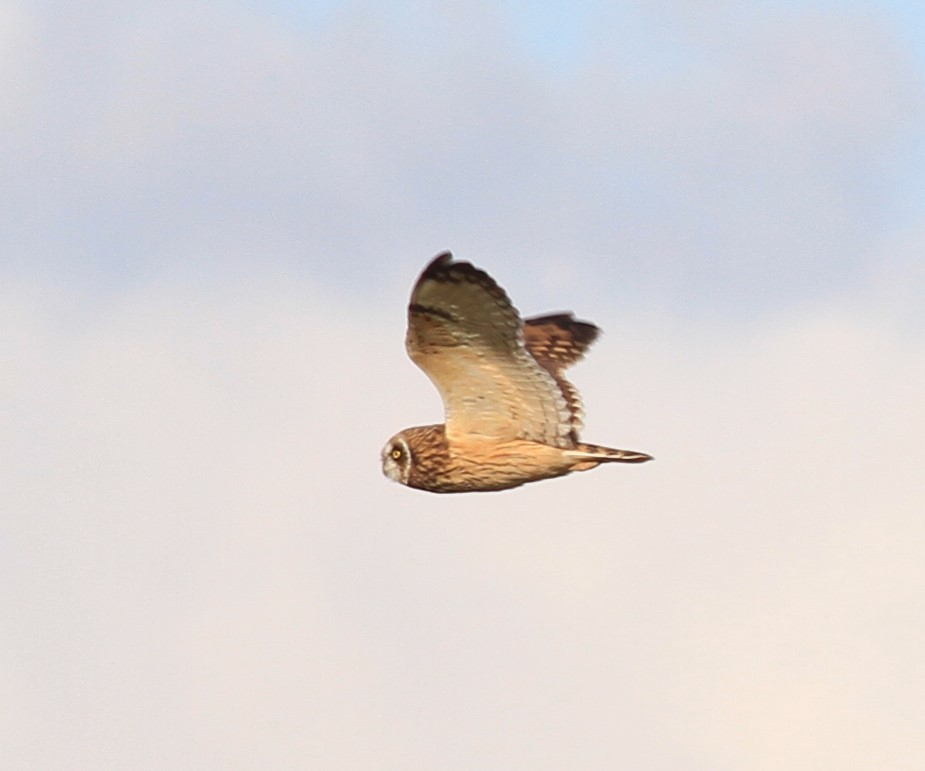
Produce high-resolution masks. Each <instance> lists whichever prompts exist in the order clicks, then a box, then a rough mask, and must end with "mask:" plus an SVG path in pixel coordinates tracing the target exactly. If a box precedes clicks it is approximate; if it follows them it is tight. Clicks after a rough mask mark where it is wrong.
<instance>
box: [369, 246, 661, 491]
mask: <svg viewBox="0 0 925 771" xmlns="http://www.w3.org/2000/svg"><path fill="white" fill-rule="evenodd" d="M598 333H599V330H598V328H597V327H595V326H594V325H593V324H589V323H587V322H583V321H577V320H575V318H574V317H573V316H572V315H571V314H554V315H550V316H541V317H537V318H532V319H527V320H526V321H522V320H521V318H520V316H519V314H518V313H517V311H516V309H515V308H514V307H513V306H512V305H511V302H510V300H509V299H508V297H507V295H506V294H505V293H504V290H502V289H501V288H500V287H499V286H498V285H497V284H496V283H495V282H494V281H493V280H492V279H491V277H490V276H488V274H486V273H484V272H483V271H481V270H478V269H477V268H475V267H473V266H472V265H470V264H469V263H466V262H459V263H454V262H452V256H451V255H450V254H449V253H444V254H441V255H439V256H438V257H436V258H435V259H434V260H433V261H432V262H431V263H430V264H429V265H428V266H427V268H426V269H425V270H424V272H423V273H422V274H421V277H420V278H419V279H418V281H417V283H416V284H415V287H414V290H413V291H412V294H411V302H410V304H409V306H408V335H407V340H406V346H407V349H408V354H409V355H410V356H411V358H412V359H413V360H414V362H415V363H416V364H417V365H418V366H420V367H421V369H423V370H424V372H425V373H427V375H428V376H429V377H430V379H431V380H432V381H433V382H434V384H435V385H436V386H437V388H438V390H439V391H440V394H441V396H442V397H443V401H444V406H445V410H446V423H445V424H443V425H434V426H418V427H415V428H408V429H405V430H404V431H401V432H399V433H398V434H396V435H395V436H394V437H392V439H390V440H389V442H388V443H387V444H386V446H385V448H384V449H383V451H382V468H383V472H384V473H385V475H386V476H387V477H389V478H390V479H393V480H395V481H397V482H401V483H402V484H405V485H408V486H409V487H415V488H418V489H421V490H428V491H431V492H441V493H449V492H475V491H489V490H505V489H508V488H511V487H518V486H519V485H522V484H524V483H526V482H533V481H536V480H540V479H548V478H551V477H557V476H562V475H564V474H568V473H570V472H572V471H585V470H587V469H591V468H594V467H595V466H597V465H598V464H600V463H606V462H615V461H616V462H624V463H639V462H642V461H646V460H650V459H651V456H649V455H647V454H645V453H640V452H633V451H629V450H614V449H610V448H607V447H598V446H595V445H590V444H584V443H582V442H580V441H579V440H578V434H579V432H580V431H581V428H582V418H583V410H582V405H581V399H580V397H579V394H578V391H577V390H576V389H575V387H574V386H573V385H572V384H571V383H569V382H568V381H567V380H566V379H565V378H564V377H563V375H562V371H563V370H564V369H565V368H566V367H568V366H570V365H571V364H574V363H575V362H576V361H578V360H579V359H580V358H581V357H582V356H583V355H584V352H585V350H586V349H587V348H588V346H590V345H591V343H592V342H594V340H595V339H596V337H597V335H598Z"/></svg>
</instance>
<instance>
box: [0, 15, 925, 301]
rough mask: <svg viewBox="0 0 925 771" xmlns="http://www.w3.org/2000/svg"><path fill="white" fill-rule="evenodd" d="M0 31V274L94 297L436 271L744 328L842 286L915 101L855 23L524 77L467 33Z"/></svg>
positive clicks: (698, 41) (335, 22)
mask: <svg viewBox="0 0 925 771" xmlns="http://www.w3.org/2000/svg"><path fill="white" fill-rule="evenodd" d="M21 9H22V10H21V11H20V15H21V16H22V17H23V18H22V20H21V23H20V24H18V25H17V27H16V28H17V29H20V30H21V31H20V33H18V37H19V38H23V37H25V38H28V39H29V40H31V43H30V45H29V46H25V45H20V46H19V47H18V48H17V47H15V46H14V47H12V48H11V51H12V53H11V54H9V56H10V57H11V59H13V61H11V63H10V67H11V69H10V71H22V72H32V71H35V72H38V73H40V75H38V76H33V77H31V78H29V79H24V82H23V83H21V84H19V85H18V86H17V88H19V89H20V91H26V92H27V95H23V94H22V93H21V94H20V96H21V102H20V103H21V104H23V105H31V108H30V109H28V110H18V111H16V112H14V114H13V116H12V118H13V120H12V122H11V125H12V129H13V130H14V131H15V132H16V135H17V137H18V142H19V143H18V146H17V148H16V152H15V153H11V154H10V155H9V156H7V157H5V158H3V164H4V172H5V173H4V175H3V178H4V179H5V180H6V182H5V186H6V192H7V194H8V195H9V196H10V199H11V200H12V201H15V202H16V204H15V209H16V211H17V212H18V214H19V216H17V217H16V218H15V220H14V223H13V228H12V230H11V231H10V234H9V235H8V236H7V239H8V241H7V247H8V251H9V252H10V254H11V263H10V267H8V268H7V272H11V271H15V275H17V276H20V277H21V276H23V275H30V274H33V273H35V272H36V271H38V270H41V271H44V272H46V273H47V274H48V275H49V277H54V276H58V277H59V280H61V281H62V282H64V283H65V284H70V285H74V284H79V285H84V286H87V287H88V288H89V289H90V290H91V291H93V292H98V291H99V290H100V288H101V287H103V288H105V287H108V286H113V285H115V286H116V287H117V288H118V287H123V286H126V285H128V286H132V285H135V284H137V283H144V282H145V281H147V280H148V279H149V278H150V277H151V275H152V274H153V275H161V274H168V275H169V274H171V273H173V272H175V271H179V270H183V269H185V266H188V265H191V264H192V265H196V266H199V268H200V269H201V270H203V271H204V272H206V273H208V274H215V273H226V272H233V271H237V270H240V269H241V267H242V266H248V267H249V266H252V265H254V264H256V263H259V264H261V265H266V266H275V267H276V268H277V269H282V270H288V271H292V272H299V273H302V274H303V275H305V274H310V275H311V276H312V277H314V278H315V279H316V280H322V281H324V282H326V283H327V284H328V286H329V287H331V289H332V291H339V292H343V293H346V294H349V293H352V292H353V291H354V284H355V282H356V281H357V280H359V281H360V286H362V287H363V290H364V291H365V292H367V293H374V291H375V288H376V286H377V283H376V282H377V280H378V279H379V278H381V277H382V272H381V271H380V270H379V269H378V268H379V266H380V265H381V263H382V260H383V259H385V260H397V261H400V263H401V264H402V266H403V267H405V268H407V269H408V270H411V269H413V267H414V266H415V265H416V264H417V262H418V261H419V259H421V258H420V257H419V255H421V254H424V255H426V254H431V253H434V252H436V251H437V250H439V249H441V248H445V247H447V246H451V247H453V248H456V249H457V250H460V251H462V252H464V253H470V254H476V255H486V256H488V257H492V258H494V259H498V260H504V261H506V262H508V263H509V264H511V265H512V266H513V267H514V268H516V269H518V270H526V271H529V272H533V267H534V266H536V265H539V266H540V267H541V268H542V269H543V270H550V269H552V268H553V267H554V266H555V265H557V264H561V263H568V262H570V261H576V260H581V261H582V262H583V263H584V264H588V265H591V266H593V268H594V269H595V270H598V271H601V272H605V273H608V274H610V275H613V276H615V277H619V281H612V282H603V283H605V284H606V286H607V293H605V291H604V288H603V287H602V288H601V289H600V290H599V292H600V296H601V297H602V298H603V297H607V296H612V295H615V297H616V299H617V300H618V302H620V303H623V304H626V303H631V302H632V303H636V304H638V305H648V306H651V305H654V304H657V305H660V306H662V307H664V308H666V309H676V310H679V311H680V312H682V313H691V312H693V313H702V314H704V313H723V314H727V313H728V314H743V313H744V314H745V315H748V316H752V315H755V314H763V313H767V312H771V311H773V308H774V307H776V306H778V305H781V304H786V303H789V302H793V301H797V302H799V301H802V300H803V299H806V298H813V297H816V296H819V295H820V294H824V293H826V292H829V291H836V292H837V291H842V290H844V289H853V288H856V287H857V286H859V285H860V284H861V283H862V282H863V280H864V277H865V276H866V274H867V271H868V269H869V267H870V265H871V261H872V254H873V253H875V252H876V249H877V244H878V241H879V239H880V238H881V237H883V236H889V235H891V232H890V231H891V229H893V227H894V225H892V224H890V223H889V219H890V216H893V215H895V211H896V209H895V201H896V200H897V199H899V198H903V197H904V196H906V195H909V194H910V193H912V192H914V191H911V190H909V185H911V184H912V183H911V182H904V181H903V180H902V179H901V178H899V177H897V174H896V170H897V168H901V167H902V166H903V165H904V159H905V158H908V156H909V155H910V150H911V149H912V148H911V147H910V142H914V141H915V140H916V137H918V133H917V132H915V131H914V129H913V128H912V127H914V126H915V125H918V120H917V116H919V114H920V112H921V105H922V89H921V77H920V73H918V72H917V71H916V70H914V69H913V67H912V65H911V63H910V62H909V60H908V57H907V56H906V55H905V51H904V50H903V48H902V47H901V42H900V41H898V40H896V39H894V38H893V37H892V35H891V31H890V27H889V25H888V23H887V22H886V21H885V20H884V19H881V18H879V17H873V18H871V16H870V15H864V14H861V13H859V12H853V11H852V12H848V11H845V12H834V11H831V10H830V11H826V12H822V11H817V12H814V13H811V12H799V11H796V10H794V11H788V12H784V11H777V12H774V13H771V12H766V13H756V14H755V15H754V16H753V17H750V18H747V19H742V18H740V16H738V15H736V14H734V13H733V11H732V10H730V9H725V10H724V9H723V7H722V6H718V7H717V9H715V10H714V11H713V12H712V14H711V15H709V16H708V17H706V18H703V17H695V16H694V15H693V14H692V13H690V12H689V11H683V12H678V13H676V12H675V10H671V13H670V14H669V13H668V11H662V12H660V11H658V10H657V9H654V10H652V11H650V12H648V13H640V14H636V15H632V14H631V15H630V16H629V17H628V18H626V19H623V18H622V17H621V18H620V19H615V18H612V17H611V16H609V15H607V14H606V13H604V12H603V11H599V12H595V13H596V14H597V15H596V16H595V22H594V23H591V22H590V21H589V23H588V25H587V26H588V29H590V30H593V32H587V33H582V34H588V35H589V38H588V40H587V41H586V47H585V48H586V50H584V51H583V53H582V55H581V57H580V58H579V61H578V63H577V64H576V66H574V67H572V68H569V69H567V70H565V71H564V72H563V73H562V74H561V75H559V76H557V77H550V75H549V72H548V69H547V68H545V67H543V66H541V65H539V64H537V63H536V59H535V53H533V54H530V55H526V54H524V53H523V48H522V45H521V44H522V42H523V41H522V40H521V38H522V36H523V35H527V34H528V33H529V30H527V31H525V30H524V29H521V28H520V27H519V26H518V25H517V24H516V23H515V21H513V20H512V18H511V17H510V16H498V15H496V14H494V13H493V12H492V11H491V10H490V9H488V8H487V7H485V8H481V7H474V8H473V9H471V10H469V11H467V12H465V13H462V12H460V11H450V10H448V9H439V8H433V9H425V8H423V7H419V6H409V8H408V10H407V12H406V13H405V14H404V15H402V14H401V13H399V12H398V11H397V10H396V9H388V8H377V9H370V8H367V7H363V6H345V7H343V8H341V9H338V10H336V11H334V10H332V11H331V12H330V13H329V14H328V15H327V16H325V19H326V21H316V22H314V23H308V22H302V23H286V22H287V19H286V17H284V16H280V15H270V14H265V13H261V12H258V11H257V10H255V9H254V8H250V7H248V6H246V5H239V6H235V7H234V8H231V7H227V8H226V7H223V8H221V9H219V8H217V7H210V6H200V7H197V8H195V9H193V8H189V7H187V6H185V5H176V4H169V3H168V4H161V5H159V6H157V7H156V8H155V7H150V8H132V9H126V8H123V7H121V6H120V7H118V8H117V7H115V6H112V5H111V4H107V3H99V4H96V5H94V6H91V7H90V8H84V7H82V8H81V10H79V11H74V12H72V13H70V14H69V15H64V16H55V17H54V18H52V17H49V16H47V15H45V14H43V13H41V12H39V11H37V10H35V9H34V8H33V7H32V6H29V5H23V6H21ZM682 10H683V9H682ZM753 10H755V9H753ZM592 16H594V14H592ZM598 17H599V18H598ZM513 18H516V16H515V17H513ZM730 19H731V20H732V21H735V22H736V23H737V26H736V29H737V30H739V31H738V32H737V34H736V35H734V36H733V35H729V34H728V33H727V32H725V30H726V29H727V26H726V25H727V24H729V23H731V21H730ZM666 20H670V22H669V21H666ZM618 22H619V23H618ZM624 22H625V23H624ZM738 22H742V24H741V25H738ZM11 34H12V33H11ZM529 34H533V33H529ZM575 34H578V33H575ZM476 50H478V51H479V52H480V53H479V55H478V56H475V55H473V51H476ZM16 51H19V53H18V54H17V53H16ZM645 51H649V52H650V53H648V54H644V52H645ZM652 51H656V52H658V55H657V56H656V55H653V54H652V53H651V52H652ZM27 57H28V61H33V64H31V65H28V66H27V64H28V61H27ZM679 57H680V58H679ZM35 62H37V64H36V63H35ZM671 62H675V65H674V66H672V65H671ZM19 180H28V181H29V184H28V185H25V186H24V185H22V184H21V183H20V182H19ZM23 187H25V188H26V189H25V190H23V189H22V188H23ZM899 225H900V226H901V227H908V226H915V222H914V218H911V219H907V220H906V221H904V222H902V223H899ZM415 255H417V256H415ZM354 266H357V267H360V268H362V270H359V271H358V270H355V269H354ZM367 276H368V277H369V278H367ZM358 277H359V278H358ZM614 286H616V287H617V288H616V289H615V288H613V287H614Z"/></svg>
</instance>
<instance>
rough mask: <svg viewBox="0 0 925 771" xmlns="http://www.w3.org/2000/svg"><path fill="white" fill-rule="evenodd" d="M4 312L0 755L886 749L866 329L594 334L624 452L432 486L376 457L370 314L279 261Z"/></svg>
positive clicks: (875, 439)
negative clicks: (351, 308) (74, 303)
mask: <svg viewBox="0 0 925 771" xmlns="http://www.w3.org/2000/svg"><path fill="white" fill-rule="evenodd" d="M303 289H304V288H303ZM4 307H6V308H7V309H8V310H7V314H8V319H7V321H8V324H9V327H10V328H11V329H13V330H18V331H17V333H16V335H15V337H14V339H15V340H18V341H19V342H18V344H17V345H16V346H15V347H12V346H11V347H10V348H8V349H7V355H6V357H5V358H6V365H5V369H6V370H7V371H8V372H11V373H13V378H12V380H11V381H8V383H10V382H12V387H10V386H9V385H8V386H7V388H6V389H5V391H4V396H3V399H4V403H3V405H2V406H3V411H4V413H5V414H7V415H11V416H14V417H13V419H12V420H11V421H10V422H9V423H8V427H7V431H6V436H5V440H4V449H5V455H6V461H5V475H6V478H7V480H8V481H7V485H6V486H5V490H4V494H3V497H4V500H3V510H4V511H6V512H8V517H7V518H6V523H5V534H4V541H5V543H6V544H7V550H8V556H9V559H8V560H6V569H5V570H6V576H7V582H8V586H9V587H10V591H9V592H8V593H6V595H5V599H4V609H3V611H4V616H5V617H6V618H7V619H8V620H9V625H8V630H9V632H8V634H7V636H6V642H5V644H4V649H3V651H4V653H3V670H4V672H5V673H6V674H5V677H6V681H7V683H8V686H7V688H6V697H5V699H6V703H7V709H6V714H7V716H8V719H7V720H6V724H7V726H8V729H9V730H12V734H11V737H10V738H11V739H12V741H11V742H8V743H7V745H8V747H10V748H11V749H10V750H8V751H9V752H11V753H12V754H11V755H10V757H12V758H14V759H15V760H16V761H17V762H19V763H20V764H31V765H33V766H35V765H36V764H38V766H39V767H43V766H44V767H55V766H60V764H61V763H63V762H67V763H70V764H72V765H76V766H78V767H97V768H98V767H119V766H123V767H124V765H126V764H131V763H133V762H137V761H138V759H139V758H142V757H144V758H146V759H147V760H148V761H150V762H156V763H158V764H160V765H165V766H169V767H183V766H185V765H189V764H190V763H192V764H194V765H216V764H218V765H222V766H225V767H232V768H234V767H240V768H246V767H254V766H255V765H267V764H270V765H292V766H298V765H305V764H306V763H308V764H312V765H317V764H321V765H324V766H325V767H335V768H336V767H341V768H347V767H357V766H362V767H369V766H371V765H378V766H380V767H381V766H383V765H384V766H387V767H392V766H394V767H432V766H433V765H434V764H440V765H441V766H443V767H459V768H463V767H471V766H472V765H479V766H482V767H505V766H510V765H511V764H513V763H517V762H523V763H526V764H528V765H531V766H532V767H538V768H544V767H546V768H556V767H563V764H567V763H568V762H570V761H574V762H577V763H578V764H580V765H584V766H586V767H606V766H607V764H608V763H610V762H612V760H613V758H615V757H620V758H625V759H626V761H627V762H629V763H634V764H643V765H646V764H648V765H650V767H673V768H709V767H717V766H718V765H723V764H726V765H734V766H736V767H738V768H759V767H764V765H763V764H766V763H771V765H775V766H781V767H783V766H787V767H789V768H795V769H799V768H818V767H819V766H820V765H824V766H828V765H832V764H838V765H839V767H844V768H846V769H851V768H862V767H866V765H868V763H869V760H870V759H871V758H872V757H873V756H874V755H879V756H882V757H887V758H890V757H892V758H896V759H897V762H898V761H899V759H900V758H901V757H902V754H901V753H906V756H908V752H909V751H910V748H914V747H915V745H916V742H918V741H919V739H918V733H917V732H916V731H914V730H913V729H912V726H911V725H909V724H908V723H907V722H904V720H903V717H902V716H903V715H907V714H912V713H913V712H914V705H915V704H916V703H917V699H918V694H919V693H920V691H921V685H922V683H921V682H919V678H918V676H917V675H916V673H915V669H914V666H913V668H912V669H910V668H909V667H910V665H912V664H913V662H914V660H915V655H916V652H917V650H918V646H917V644H916V643H915V640H917V639H920V638H921V636H922V634H923V633H925V626H923V624H922V619H920V618H918V617H917V616H916V615H915V612H914V608H915V598H916V597H918V596H920V594H921V591H922V589H923V588H925V587H923V586H922V576H921V574H920V573H921V571H919V570H918V569H917V567H916V565H917V549H918V546H917V544H920V543H921V540H922V537H923V535H925V533H923V531H922V525H921V522H920V517H918V508H917V502H918V501H919V500H921V495H922V492H923V491H922V488H921V482H920V480H919V475H918V473H917V469H916V468H915V457H916V447H917V444H918V437H919V436H921V433H922V430H923V429H925V425H923V421H925V415H923V413H922V411H921V409H920V404H919V402H920V398H919V394H920V392H921V383H922V382H925V372H923V370H922V366H921V364H920V362H921V361H922V360H923V358H922V356H921V354H922V342H921V340H920V339H917V338H916V339H909V337H908V336H907V335H906V334H905V332H903V331H902V329H901V328H897V327H895V326H893V325H891V324H888V323H884V322H882V321H877V320H876V319H874V318H870V317H865V316H864V315H860V314H857V313H856V312H854V311H853V310H851V309H846V308H844V307H831V308H829V309H825V310H813V311H810V312H808V313H806V314H805V315H803V316H796V315H788V316H786V317H784V318H781V319H778V320H776V321H775V322H774V323H772V324H768V325H766V326H765V327H763V328H762V329H760V330H757V331H753V332H744V333H743V334H742V335H741V336H740V337H738V338H735V337H728V336H724V337H717V336H715V334H713V333H711V332H708V331H705V330H698V329H695V328H688V329H686V330H685V329H680V328H660V329H659V328H652V329H650V330H649V331H648V332H645V331H640V333H639V334H631V333H630V332H627V333H626V334H624V335H622V336H621V337H620V339H611V337H610V336H607V337H605V338H604V339H602V340H601V341H600V343H599V344H598V345H597V346H596V350H595V352H594V355H593V356H592V357H590V358H589V360H588V362H586V363H585V364H583V365H581V367H580V368H579V369H578V370H576V378H575V379H576V381H577V382H578V383H579V384H580V385H581V386H582V388H583V390H584V392H585V394H586V397H587V398H586V401H587V405H588V410H589V420H588V429H587V431H586V435H587V436H588V438H589V439H592V440H597V441H606V442H612V443H615V444H626V445H627V446H638V447H640V448H642V449H646V450H651V451H652V452H653V453H654V454H655V455H656V456H657V461H656V463H653V464H649V465H647V466H645V467H640V468H628V469H599V470H596V471H594V472H592V473H588V474H581V475H573V476H572V477H569V478H567V479H564V480H556V481H553V482H548V483H542V484H538V485H535V486H531V487H527V488H523V489H522V490H519V491H516V492H511V493H507V494H489V495H485V496H458V497H454V496H445V497H439V496H432V495H426V494H422V493H417V492H415V491H411V490H408V489H405V488H401V487H399V486H397V485H394V484H390V483H388V482H387V481H386V480H385V479H384V478H382V477H381V476H380V473H379V470H378V462H377V453H378V448H379V445H380V444H381V443H382V442H383V441H384V440H385V439H386V438H387V437H388V436H389V435H390V434H391V433H392V432H393V431H394V430H396V429H398V428H400V427H401V426H403V425H406V424H408V423H416V422H422V421H426V420H429V419H432V418H437V417H438V415H439V402H438V401H437V398H436V395H435V393H433V391H432V389H431V387H430V386H429V384H428V383H427V382H426V379H425V378H424V377H423V376H422V375H421V374H420V373H418V372H417V371H416V370H415V369H414V368H413V366H412V365H411V364H410V362H408V361H406V360H405V358H404V356H403V353H402V351H401V334H402V330H401V318H400V317H398V318H395V319H392V320H390V321H389V320H385V319H381V320H380V319H378V318H375V321H376V323H373V322H374V317H370V316H365V317H364V316H363V315H362V314H360V316H359V317H358V318H356V319H351V318H350V317H349V316H346V317H345V316H344V315H343V314H341V313H338V312H337V308H335V307H333V306H332V305H331V304H330V302H329V301H328V300H326V299H325V298H323V297H322V296H321V295H319V294H317V292H316V291H315V290H310V292H309V294H308V295H305V294H304V292H302V291H295V290H294V288H293V287H292V286H289V285H286V284H284V283H277V284H273V283H268V284H267V285H266V286H264V287H262V288H260V289H259V290H256V291H255V289H254V287H252V286H249V285H244V286H239V285H229V286H226V287H225V288H223V289H221V290H219V291H213V292H210V293H209V294H203V293H201V292H199V291H198V290H194V291H191V290H190V289H189V288H177V287H161V288H158V289H151V290H146V291H143V292H139V293H137V294H135V295H134V296H132V297H131V298H128V297H127V298H125V302H124V303H123V304H121V305H120V306H119V307H118V308H112V309H110V310H109V311H108V312H107V314H106V316H105V318H101V319H97V320H96V321H95V323H93V324H90V325H85V326H83V327H78V328H75V327H73V326H64V325H61V324H60V323H57V322H56V320H55V308H56V303H55V302H54V300H53V299H47V300H45V301H44V303H43V302H42V301H39V302H38V303H36V304H32V305H31V306H29V307H27V306H24V305H20V307H19V308H18V309H17V310H10V309H11V308H13V309H15V308H16V305H15V303H12V304H7V303H5V304H4ZM367 373H368V374H367ZM13 705H18V708H17V709H16V710H15V712H14V711H13ZM894 717H895V719H893V718H894ZM861 726H864V728H865V730H864V731H862V730H860V728H861ZM49 730H51V732H52V735H53V737H54V741H52V742H49V741H47V737H48V732H49ZM450 746H452V747H453V750H452V752H450V751H449V750H448V749H447V748H448V747H450Z"/></svg>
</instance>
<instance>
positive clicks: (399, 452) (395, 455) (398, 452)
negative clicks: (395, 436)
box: [392, 447, 401, 460]
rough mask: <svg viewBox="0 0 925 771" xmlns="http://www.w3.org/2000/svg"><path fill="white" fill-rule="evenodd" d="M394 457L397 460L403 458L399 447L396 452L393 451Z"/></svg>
mask: <svg viewBox="0 0 925 771" xmlns="http://www.w3.org/2000/svg"><path fill="white" fill-rule="evenodd" d="M392 457H393V458H394V459H395V460H398V459H399V458H400V457H401V450H399V449H398V448H397V447H396V448H395V449H394V450H392Z"/></svg>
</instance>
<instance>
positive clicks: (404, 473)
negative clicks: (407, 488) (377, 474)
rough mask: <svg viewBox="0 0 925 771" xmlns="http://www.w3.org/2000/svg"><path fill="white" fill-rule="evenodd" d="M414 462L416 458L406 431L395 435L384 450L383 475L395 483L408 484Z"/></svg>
mask: <svg viewBox="0 0 925 771" xmlns="http://www.w3.org/2000/svg"><path fill="white" fill-rule="evenodd" d="M413 462H414V456H413V455H412V454H411V447H410V445H409V444H408V440H407V439H406V438H405V435H404V431H401V432H399V433H397V434H395V436H393V437H392V438H391V439H389V441H388V442H386V443H385V447H383V448H382V473H383V474H385V475H386V476H387V477H388V478H389V479H391V480H392V481H393V482H401V483H402V484H403V485H406V484H408V482H409V481H410V480H411V464H412V463H413Z"/></svg>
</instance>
